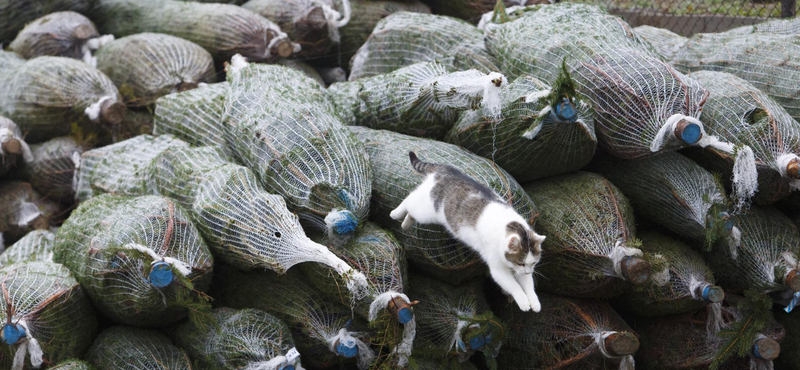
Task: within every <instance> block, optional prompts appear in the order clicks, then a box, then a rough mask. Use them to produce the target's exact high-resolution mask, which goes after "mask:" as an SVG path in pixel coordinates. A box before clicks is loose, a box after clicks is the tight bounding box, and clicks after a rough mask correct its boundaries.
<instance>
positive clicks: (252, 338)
mask: <svg viewBox="0 0 800 370" xmlns="http://www.w3.org/2000/svg"><path fill="white" fill-rule="evenodd" d="M169 335H170V336H171V338H172V340H173V341H174V343H175V345H177V346H178V347H180V348H182V349H183V350H184V351H186V353H187V354H188V355H189V357H190V358H191V359H192V360H193V361H195V363H196V364H197V365H199V366H198V368H200V369H232V370H253V369H267V370H272V369H275V370H278V369H287V370H288V369H292V368H294V369H302V367H301V366H300V362H301V359H300V355H299V353H297V350H296V349H295V348H294V342H293V341H292V333H291V332H290V331H289V327H287V326H286V324H284V323H283V322H281V321H280V320H279V319H278V318H276V317H275V316H272V315H270V314H268V313H266V312H264V311H261V310H257V309H252V308H246V309H243V310H237V309H233V308H226V307H222V308H215V309H214V310H213V311H211V313H210V314H208V315H204V316H203V317H202V318H201V319H199V320H197V321H195V322H191V321H187V322H184V323H182V324H180V325H179V326H177V327H176V328H175V329H174V330H172V331H171V333H170V334H169Z"/></svg>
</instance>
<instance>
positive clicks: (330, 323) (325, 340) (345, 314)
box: [214, 266, 375, 370]
mask: <svg viewBox="0 0 800 370" xmlns="http://www.w3.org/2000/svg"><path fill="white" fill-rule="evenodd" d="M216 276H217V279H215V281H214V289H215V293H216V294H214V297H216V298H217V299H218V300H219V302H220V304H221V305H223V306H229V307H234V308H257V309H260V310H264V311H266V312H267V313H269V314H272V315H275V316H277V317H278V318H280V319H281V320H283V322H285V323H286V324H288V325H289V328H290V329H291V331H292V337H293V338H294V344H295V346H296V347H297V350H298V351H299V352H300V354H301V356H302V358H303V364H304V365H305V366H308V367H309V368H327V367H330V366H333V365H334V364H337V363H339V362H340V361H347V360H348V359H353V358H356V359H357V361H356V362H357V364H358V368H359V369H361V370H365V369H366V368H368V367H369V365H370V363H371V362H372V361H373V359H374V357H375V354H374V353H373V352H372V349H370V347H369V340H368V339H369V338H368V337H367V333H365V332H363V331H364V330H366V323H364V322H363V320H362V319H360V318H358V317H353V316H352V313H351V311H350V309H348V308H347V307H345V306H342V305H339V304H337V303H335V302H331V301H328V300H326V299H325V298H324V297H323V296H322V295H321V294H320V293H319V292H318V291H317V290H316V289H315V288H314V287H312V286H311V285H310V284H308V283H306V282H305V281H304V280H302V278H301V275H300V274H298V273H297V271H294V270H292V271H289V272H288V273H287V274H285V275H278V274H276V273H274V272H270V271H265V272H258V271H253V272H241V271H238V270H234V269H232V268H229V267H227V266H222V268H220V269H219V270H218V271H217V275H216ZM242 281H247V282H248V283H247V284H240V283H239V282H242Z"/></svg>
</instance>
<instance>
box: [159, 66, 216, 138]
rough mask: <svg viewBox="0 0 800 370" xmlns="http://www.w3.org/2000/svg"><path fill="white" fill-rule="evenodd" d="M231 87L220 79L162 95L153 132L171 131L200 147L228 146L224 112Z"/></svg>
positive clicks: (168, 132) (169, 132) (170, 132)
mask: <svg viewBox="0 0 800 370" xmlns="http://www.w3.org/2000/svg"><path fill="white" fill-rule="evenodd" d="M229 87H230V85H229V84H228V83H227V82H220V83H215V84H209V85H205V86H200V87H198V88H196V89H193V90H189V91H184V92H179V93H176V94H169V95H167V96H163V97H161V98H159V99H158V100H157V101H156V109H155V116H154V126H153V134H154V135H163V134H171V135H174V136H175V137H178V138H180V139H182V140H184V141H186V142H187V143H189V144H192V145H197V146H205V145H210V146H217V147H221V148H227V146H228V143H227V142H226V141H225V131H224V125H223V122H222V115H223V113H224V108H225V95H226V94H227V93H228V89H229Z"/></svg>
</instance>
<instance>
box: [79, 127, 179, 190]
mask: <svg viewBox="0 0 800 370" xmlns="http://www.w3.org/2000/svg"><path fill="white" fill-rule="evenodd" d="M187 146H188V144H186V143H185V142H183V141H181V140H179V139H177V138H175V137H173V136H171V135H163V136H150V135H141V136H137V137H135V138H132V139H128V140H125V141H121V142H119V143H116V144H112V145H107V146H104V147H101V148H97V149H92V150H89V151H87V152H85V153H83V155H81V159H80V163H79V164H78V167H79V168H78V173H77V179H76V181H75V184H76V187H77V188H76V190H75V197H76V198H77V199H78V201H80V202H82V201H85V200H87V199H89V198H91V197H93V196H95V195H96V194H102V193H113V194H117V195H143V194H151V192H150V191H149V190H148V189H149V188H150V187H149V185H148V184H149V181H150V180H151V179H150V177H149V176H150V173H149V172H148V171H147V165H148V164H149V163H150V162H151V161H152V160H153V159H154V158H155V157H156V156H157V155H158V154H159V153H161V152H163V151H165V150H167V149H169V148H175V147H187Z"/></svg>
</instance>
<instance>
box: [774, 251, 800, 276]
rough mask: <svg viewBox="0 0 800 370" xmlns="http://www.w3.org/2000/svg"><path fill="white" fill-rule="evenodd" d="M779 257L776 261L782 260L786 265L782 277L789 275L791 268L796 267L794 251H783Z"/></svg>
mask: <svg viewBox="0 0 800 370" xmlns="http://www.w3.org/2000/svg"><path fill="white" fill-rule="evenodd" d="M780 257H781V258H780V259H779V260H778V263H781V262H783V263H784V264H785V265H786V267H788V269H787V271H786V274H785V275H784V278H785V277H786V276H788V275H789V273H790V272H791V270H794V269H797V267H798V266H797V257H795V255H794V253H792V252H783V253H781V256H780Z"/></svg>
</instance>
